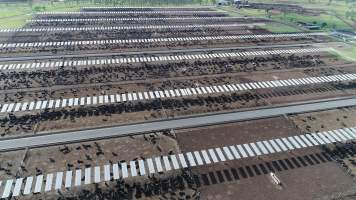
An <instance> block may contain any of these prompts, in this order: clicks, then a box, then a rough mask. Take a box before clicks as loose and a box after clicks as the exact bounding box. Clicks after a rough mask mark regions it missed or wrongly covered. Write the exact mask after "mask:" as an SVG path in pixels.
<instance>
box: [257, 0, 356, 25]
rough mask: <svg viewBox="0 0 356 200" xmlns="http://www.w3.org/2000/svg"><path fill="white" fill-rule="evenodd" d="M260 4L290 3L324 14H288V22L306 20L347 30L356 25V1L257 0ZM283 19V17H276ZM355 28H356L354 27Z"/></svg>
mask: <svg viewBox="0 0 356 200" xmlns="http://www.w3.org/2000/svg"><path fill="white" fill-rule="evenodd" d="M254 2H260V3H289V4H296V5H299V6H302V7H304V8H307V9H313V10H319V11H322V12H324V13H323V14H322V15H320V16H306V15H298V14H293V13H287V16H286V17H287V18H288V20H299V21H300V20H305V22H317V23H318V24H319V25H320V24H322V23H323V22H326V23H327V26H326V27H325V28H326V29H332V28H347V29H352V27H351V25H355V23H356V1H347V0H332V1H329V0H289V1H285V0H257V1H254ZM274 17H277V18H281V17H283V16H281V15H279V16H274ZM354 27H355V26H354Z"/></svg>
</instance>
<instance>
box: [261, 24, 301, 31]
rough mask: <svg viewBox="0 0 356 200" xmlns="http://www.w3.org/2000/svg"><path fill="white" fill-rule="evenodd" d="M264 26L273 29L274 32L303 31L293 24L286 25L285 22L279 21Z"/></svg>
mask: <svg viewBox="0 0 356 200" xmlns="http://www.w3.org/2000/svg"><path fill="white" fill-rule="evenodd" d="M262 28H264V29H267V30H269V31H271V32H272V33H295V32H301V30H299V29H296V28H294V27H292V26H288V25H284V24H279V23H268V24H266V25H265V26H263V27H262Z"/></svg>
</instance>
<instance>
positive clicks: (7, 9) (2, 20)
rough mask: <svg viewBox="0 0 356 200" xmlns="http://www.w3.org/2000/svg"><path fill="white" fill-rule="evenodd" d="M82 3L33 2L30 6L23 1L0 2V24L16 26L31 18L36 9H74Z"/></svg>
mask: <svg viewBox="0 0 356 200" xmlns="http://www.w3.org/2000/svg"><path fill="white" fill-rule="evenodd" d="M80 7H82V5H76V4H65V3H61V2H57V3H53V4H50V3H46V4H45V3H43V4H34V5H33V6H32V8H31V7H30V6H29V5H28V4H25V3H14V4H8V5H6V4H0V26H1V28H18V27H21V26H23V25H24V24H25V23H26V20H28V19H31V16H32V14H33V13H35V12H37V11H76V10H79V9H80Z"/></svg>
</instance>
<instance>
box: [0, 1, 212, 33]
mask: <svg viewBox="0 0 356 200" xmlns="http://www.w3.org/2000/svg"><path fill="white" fill-rule="evenodd" d="M205 5H213V0H203V1H199V3H198V2H197V1H194V0H185V1H178V0H173V1H169V2H168V1H166V0H153V1H145V0H130V1H120V2H119V3H115V4H93V3H90V2H89V1H78V3H77V2H76V1H72V2H52V3H50V2H48V3H35V4H33V5H32V8H31V7H30V6H29V4H27V3H8V4H4V3H0V28H19V27H22V26H23V25H24V24H25V23H26V20H28V19H31V16H32V14H34V13H36V12H42V11H79V10H80V8H82V7H90V6H132V7H145V6H146V7H149V6H162V7H165V6H181V7H184V6H189V7H192V6H205Z"/></svg>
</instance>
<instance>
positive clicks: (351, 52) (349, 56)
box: [332, 46, 356, 62]
mask: <svg viewBox="0 0 356 200" xmlns="http://www.w3.org/2000/svg"><path fill="white" fill-rule="evenodd" d="M332 53H334V54H336V55H338V56H340V57H341V58H344V59H346V60H349V61H353V62H355V61H356V46H352V47H349V48H343V49H334V50H333V51H332Z"/></svg>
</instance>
